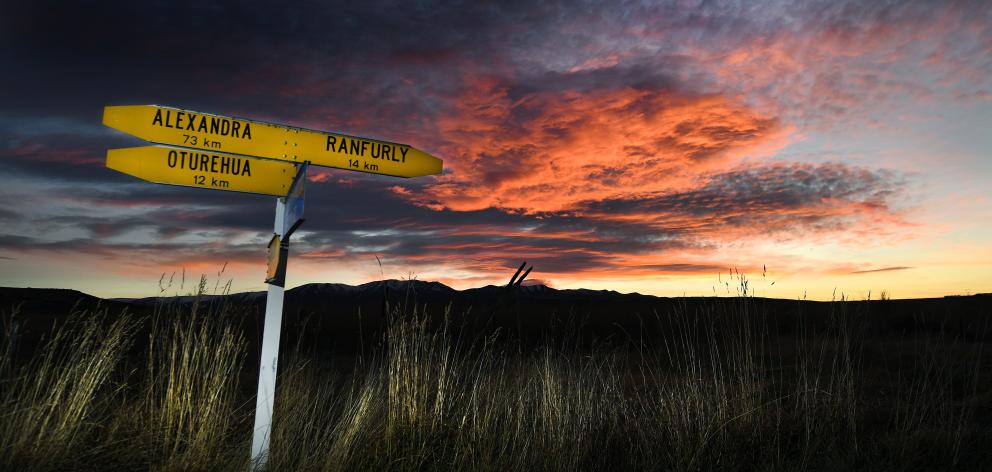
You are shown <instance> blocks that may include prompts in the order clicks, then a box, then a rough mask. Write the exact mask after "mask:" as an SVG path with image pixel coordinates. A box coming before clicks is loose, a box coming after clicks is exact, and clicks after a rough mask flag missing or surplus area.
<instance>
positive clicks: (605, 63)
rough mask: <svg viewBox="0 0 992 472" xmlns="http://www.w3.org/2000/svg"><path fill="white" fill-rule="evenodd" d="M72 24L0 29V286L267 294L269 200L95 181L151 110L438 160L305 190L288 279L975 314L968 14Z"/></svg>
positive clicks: (17, 20) (232, 11) (521, 14)
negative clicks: (744, 287) (741, 282)
mask: <svg viewBox="0 0 992 472" xmlns="http://www.w3.org/2000/svg"><path fill="white" fill-rule="evenodd" d="M7 3H11V2H7ZM82 3H84V2H51V3H49V2H44V1H36V2H18V4H17V5H16V6H14V5H4V6H3V7H2V12H0V23H2V26H0V36H2V39H3V40H2V42H0V58H2V62H0V63H2V64H3V65H4V71H5V72H4V74H3V75H2V78H0V195H2V197H3V198H2V199H0V285H3V286H19V287H23V286H31V287H61V288H75V289H79V290H83V291H85V292H88V293H91V294H95V295H100V296H147V295H154V294H156V293H157V291H158V279H159V276H160V275H161V274H162V273H171V272H173V271H181V270H182V269H184V268H185V270H186V273H187V274H189V276H193V275H198V274H200V273H207V274H215V273H216V272H217V271H218V270H219V269H220V268H221V267H222V266H223V265H224V263H225V262H226V263H227V264H228V265H227V270H226V273H225V276H224V277H225V278H227V277H231V278H233V280H234V289H235V290H237V291H240V290H261V289H263V288H264V284H263V283H262V279H263V278H264V273H265V246H266V243H267V242H268V240H269V237H270V236H271V227H272V218H273V209H274V199H273V198H272V197H265V196H257V195H244V194H236V193H229V192H221V191H210V190H202V189H187V188H177V187H167V186H162V185H155V184H151V183H146V182H142V181H140V180H138V179H135V178H133V177H129V176H126V175H122V174H119V173H117V172H114V171H112V170H109V169H106V168H105V167H103V165H104V157H105V151H106V149H108V148H119V147H128V146H139V145H142V144H143V141H141V140H138V139H136V138H133V137H129V136H127V135H124V134H123V133H120V132H118V131H115V130H112V129H109V128H106V127H104V126H102V125H101V116H102V111H103V106H104V105H125V104H152V103H156V104H161V105H168V106H174V107H180V108H186V109H191V110H197V111H203V112H209V113H217V114H224V115H230V116H237V117H243V118H253V119H257V120H263V121H272V122H276V123H285V124H290V125H295V126H301V127H306V128H313V129H321V130H328V131H337V132H342V133H347V134H353V135H359V136H365V137H370V138H380V139H385V140H389V141H395V142H401V143H408V144H411V145H413V146H415V147H417V148H419V149H423V150H425V151H427V152H430V153H431V154H433V155H436V156H438V157H440V158H442V159H443V160H444V163H445V172H444V174H443V175H440V176H437V177H426V178H418V179H410V180H405V179H396V178H389V177H382V176H375V175H368V174H361V173H357V172H348V171H342V170H331V169H321V168H317V169H312V170H311V173H310V186H309V188H308V200H307V215H306V216H307V221H306V223H305V224H304V225H303V226H302V227H301V229H300V231H299V232H298V233H297V235H296V236H294V243H293V247H292V250H291V253H292V256H291V259H290V263H289V276H288V286H290V287H292V286H296V285H300V284H304V283H309V282H343V283H352V284H357V283H364V282H368V281H371V280H378V279H380V278H382V277H383V276H385V277H386V278H405V277H408V276H415V277H417V278H418V279H421V280H437V281H441V282H444V283H446V284H449V285H451V286H453V287H456V288H468V287H474V286H480V285H484V284H487V283H505V282H506V280H508V278H509V276H510V275H512V273H513V270H514V269H515V268H516V267H517V266H518V265H519V264H520V262H522V261H524V260H526V261H527V262H529V263H531V264H533V265H534V267H535V269H534V272H533V273H532V275H531V278H533V279H538V280H543V281H545V282H546V283H548V284H549V285H552V286H554V287H558V288H578V287H585V288H606V289H615V290H619V291H624V292H627V291H638V292H641V293H651V294H658V295H682V294H688V295H713V294H714V292H715V293H716V294H719V295H726V294H727V288H726V286H725V285H723V282H726V281H727V275H726V274H727V273H728V270H730V269H731V268H737V270H739V271H740V272H744V273H747V274H749V276H750V277H751V279H752V280H753V286H754V287H755V288H756V289H757V293H758V295H762V296H771V297H781V298H795V297H802V296H803V294H804V293H805V294H806V295H807V296H808V298H816V299H829V298H830V297H831V296H832V294H833V293H834V292H835V290H836V293H837V294H838V295H839V294H840V293H845V294H846V295H848V296H852V297H855V298H863V297H864V296H866V295H867V293H868V292H869V291H872V292H873V293H874V294H877V293H879V292H880V291H882V290H886V291H888V292H890V293H891V294H892V295H893V296H894V297H897V298H908V297H924V296H942V295H947V294H965V293H977V292H992V3H989V2H987V1H974V2H967V1H965V2H933V1H910V2H874V1H873V2H864V1H846V0H830V1H817V2H795V3H793V2H783V1H773V2H759V1H755V2H693V1H685V2H659V3H653V4H643V3H640V2H631V3H627V2H602V3H591V4H585V3H572V2H563V3H556V2H544V3H541V4H540V5H535V4H533V3H532V2H519V3H517V2H494V3H486V2H467V3H465V4H464V5H460V6H446V5H442V4H434V3H432V2H429V1H428V2H362V3H361V6H358V5H342V6H333V5H331V4H330V3H325V2H308V3H306V4H303V5H295V6H289V4H287V3H284V2H275V1H273V2H254V1H249V2H235V3H232V5H223V4H218V3H215V2H211V1H198V2H189V4H187V5H183V4H181V3H182V2H178V1H170V2H164V3H160V4H158V5H160V6H149V5H148V4H147V2H100V6H90V5H85V6H84V5H83V4H82ZM890 3H891V4H890ZM376 256H378V258H379V259H380V260H381V262H382V269H381V270H382V272H380V266H379V264H378V263H377V262H376ZM764 267H767V273H766V274H765V275H764V277H763V276H762V272H763V270H764ZM718 274H722V275H718ZM772 282H774V285H772ZM730 292H731V293H732V292H733V290H732V289H731V290H730Z"/></svg>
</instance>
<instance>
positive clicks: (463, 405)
mask: <svg viewBox="0 0 992 472" xmlns="http://www.w3.org/2000/svg"><path fill="white" fill-rule="evenodd" d="M742 286H744V285H742ZM204 287H205V285H204V282H203V281H202V280H201V283H200V286H199V288H198V289H197V293H200V294H202V293H203V292H204ZM745 287H746V286H745ZM745 290H746V288H745ZM742 295H744V296H742V297H741V298H739V299H737V300H735V301H726V300H725V301H721V302H719V303H717V302H716V301H714V303H713V304H712V306H709V307H707V308H705V309H701V310H693V311H690V310H688V309H687V308H685V307H681V308H678V309H675V310H674V311H673V312H670V313H655V314H654V315H653V316H651V317H647V318H645V320H644V322H645V323H646V324H651V323H653V324H655V325H657V326H656V327H657V329H655V330H651V331H650V332H652V333H661V334H659V335H656V336H652V337H649V338H645V337H643V336H640V335H631V336H630V339H628V340H626V341H624V342H616V341H614V342H602V343H596V342H593V343H584V342H579V341H580V340H578V339H575V338H574V336H577V335H572V337H570V336H565V337H560V336H559V337H555V336H548V337H547V339H546V341H545V342H542V343H538V344H537V345H536V347H535V346H532V345H526V346H525V345H523V344H518V343H515V342H514V340H512V339H505V336H503V335H502V333H501V332H500V331H499V330H494V331H492V332H486V333H483V334H481V335H480V334H478V333H475V334H469V333H468V332H467V331H465V330H464V329H463V327H464V326H465V324H464V323H462V322H461V321H462V319H461V318H460V317H463V316H468V315H459V314H452V313H446V314H445V316H444V317H443V318H442V319H437V318H434V319H432V318H431V317H429V316H427V315H426V314H425V312H423V311H422V310H419V309H417V308H413V307H409V306H403V307H389V308H388V310H389V318H388V322H387V324H386V325H387V328H386V329H385V330H384V332H382V333H381V342H379V343H378V344H377V345H374V346H370V347H368V348H366V349H364V351H363V352H361V353H360V355H359V357H358V358H357V360H356V359H353V358H348V360H347V361H342V360H341V359H338V358H335V359H321V358H318V357H314V356H313V355H308V354H306V353H305V351H304V350H303V349H301V348H300V347H299V343H294V342H293V341H294V340H287V339H283V345H284V346H291V347H290V348H288V350H287V351H286V352H284V353H283V356H282V357H281V363H282V366H281V367H280V377H279V385H278V393H277V400H276V412H275V420H276V423H275V425H274V431H273V440H272V451H271V455H270V458H269V462H268V469H269V470H274V471H282V470H287V471H289V470H293V471H295V470H331V471H337V470H341V471H345V470H348V471H353V470H397V471H402V470H410V471H413V470H417V471H420V470H481V471H515V470H538V471H575V470H673V471H702V470H840V469H843V470H942V469H951V468H953V469H957V470H964V469H972V470H981V469H982V467H983V466H985V465H986V461H987V460H988V459H990V457H989V452H988V451H987V448H986V447H984V446H983V444H987V441H989V440H990V439H992V435H990V432H989V425H988V423H987V421H988V418H987V417H982V416H981V412H983V411H984V412H987V410H988V407H989V405H988V401H989V400H988V399H989V392H992V385H990V379H989V375H987V374H985V373H984V372H983V370H982V369H983V368H982V365H983V364H982V363H981V360H982V355H983V352H982V345H981V343H980V342H978V343H976V342H973V341H964V340H961V339H957V338H949V337H947V336H943V335H939V334H938V335H935V336H929V337H923V338H913V339H898V342H899V343H901V344H900V345H902V346H904V349H903V350H902V351H901V352H900V353H899V355H898V356H897V357H898V358H899V359H900V360H901V362H900V363H890V362H889V361H884V362H883V361H880V360H879V359H878V358H876V357H873V356H869V355H866V348H869V347H870V348H872V352H877V351H878V349H876V348H877V347H878V346H873V345H871V344H870V343H871V342H872V340H871V339H869V338H867V337H866V334H865V333H866V331H865V329H864V323H863V321H864V320H865V319H866V317H867V316H870V313H866V312H855V311H854V310H851V309H850V306H851V305H849V304H847V303H845V301H843V300H842V301H840V302H838V303H837V304H836V308H835V310H834V312H833V314H832V316H831V318H830V323H828V325H827V326H826V327H825V328H824V327H817V328H816V329H814V328H812V327H809V326H805V325H804V324H803V322H802V320H801V319H800V322H799V328H798V329H797V330H792V331H790V332H789V334H782V333H779V332H778V331H777V328H776V327H775V326H769V324H768V322H767V316H766V313H764V312H763V311H762V309H761V307H760V306H758V305H757V304H756V303H754V302H753V300H751V299H750V298H749V297H748V296H747V293H746V292H745V293H743V294H742ZM4 316H5V324H4V326H5V329H4V332H3V337H2V340H0V341H2V343H3V344H0V349H2V351H0V352H2V353H3V357H2V358H0V469H2V470H242V471H243V470H247V468H248V466H249V458H248V453H249V452H248V451H249V444H250V429H251V424H252V414H253V412H252V406H253V405H254V399H253V398H252V396H251V395H252V394H253V393H254V392H253V390H252V389H251V388H246V386H253V385H254V382H253V381H254V378H255V372H253V371H251V369H246V368H244V367H245V365H246V364H245V359H246V356H250V355H252V354H249V353H247V350H248V348H247V346H248V344H247V341H246V339H245V335H244V331H243V329H242V326H241V325H242V322H243V321H242V317H241V316H240V312H239V311H238V309H237V307H234V306H230V305H226V304H223V303H220V304H215V305H211V304H207V303H200V302H199V301H198V300H197V301H195V302H194V303H192V304H181V305H180V304H176V305H172V306H163V307H160V309H158V310H156V312H155V313H154V314H153V315H151V316H150V317H149V318H139V317H134V316H130V315H126V314H125V315H120V316H119V315H117V314H114V316H108V314H107V313H105V312H99V313H74V314H72V315H71V316H69V317H68V318H67V320H66V321H65V322H63V323H60V324H59V325H58V326H56V327H55V328H53V331H52V335H51V336H50V338H49V339H48V341H46V342H45V343H44V344H43V345H42V346H40V347H39V349H38V350H37V352H35V353H34V354H33V355H32V356H29V357H26V358H15V356H14V355H13V352H14V351H15V350H14V349H13V348H12V344H13V343H14V342H16V330H15V329H12V328H11V327H12V326H14V323H15V321H13V320H16V319H17V317H18V316H19V315H18V313H17V312H16V310H15V311H13V312H7V313H5V315H4ZM590 345H591V346H593V347H591V348H590V347H588V346H590ZM292 346H297V347H295V348H293V347H292ZM905 346H908V348H906V347H905Z"/></svg>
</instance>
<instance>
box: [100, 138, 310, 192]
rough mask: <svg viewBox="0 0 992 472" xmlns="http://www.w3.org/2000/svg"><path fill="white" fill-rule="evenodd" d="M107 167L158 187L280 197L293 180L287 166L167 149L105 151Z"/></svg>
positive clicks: (292, 171)
mask: <svg viewBox="0 0 992 472" xmlns="http://www.w3.org/2000/svg"><path fill="white" fill-rule="evenodd" d="M107 167H109V168H111V169H114V170H116V171H118V172H123V173H125V174H128V175H133V176H135V177H137V178H139V179H143V180H147V181H149V182H155V183H160V184H171V185H181V186H184V187H200V188H212V189H217V190H228V191H233V192H250V193H261V194H265V195H274V196H277V197H284V196H286V194H287V193H289V189H290V187H291V186H292V185H293V178H294V177H296V166H295V165H294V164H291V163H289V162H281V161H272V160H268V159H255V158H251V157H245V156H232V155H230V154H220V153H215V152H208V151H198V150H193V149H180V148H173V147H167V146H142V147H134V148H124V149H108V150H107Z"/></svg>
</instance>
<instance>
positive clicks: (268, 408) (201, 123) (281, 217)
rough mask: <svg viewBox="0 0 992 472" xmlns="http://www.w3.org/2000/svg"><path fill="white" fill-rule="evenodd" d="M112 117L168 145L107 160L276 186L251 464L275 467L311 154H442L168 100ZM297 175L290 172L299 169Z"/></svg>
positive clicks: (392, 170)
mask: <svg viewBox="0 0 992 472" xmlns="http://www.w3.org/2000/svg"><path fill="white" fill-rule="evenodd" d="M103 124H104V125H107V126H109V127H111V128H114V129H117V130H119V131H123V132H125V133H128V134H131V135H134V136H137V137H139V138H142V139H145V140H148V141H151V142H153V143H157V144H164V145H169V146H172V147H163V146H145V147H141V148H128V149H110V150H108V151H107V167H108V168H111V169H114V170H117V171H119V172H123V173H125V174H129V175H133V176H135V177H138V178H141V179H144V180H147V181H150V182H155V183H162V184H170V185H181V186H186V187H200V188H212V189H216V190H226V191H238V192H249V193H261V194H267V195H275V196H277V197H278V198H277V199H276V217H275V224H274V227H273V233H274V235H273V236H272V239H271V241H270V242H269V258H268V260H269V263H268V270H267V274H266V279H265V282H266V283H267V284H268V295H267V296H266V299H265V324H264V326H263V331H262V349H261V357H260V358H259V369H258V393H257V396H256V400H255V427H254V429H253V431H252V443H251V464H252V465H251V467H252V469H255V470H257V469H261V468H264V467H265V464H266V461H267V460H268V456H269V443H270V442H271V439H272V411H273V407H274V405H275V394H276V370H277V368H278V367H279V335H280V333H281V331H282V312H283V295H284V290H285V285H286V262H287V259H288V255H289V238H290V236H292V234H293V232H294V231H296V229H297V228H298V227H299V226H300V224H301V223H303V206H304V197H305V186H306V180H307V169H308V168H309V166H310V164H313V165H319V166H325V167H333V168H338V169H346V170H352V171H358V172H365V173H371V174H381V175H389V176H394V177H419V176H425V175H435V174H440V173H441V169H442V164H443V163H442V162H441V160H440V159H438V158H436V157H434V156H431V155H430V154H427V153H425V152H423V151H420V150H418V149H414V148H413V147H410V146H408V145H405V144H397V143H391V142H387V141H378V140H374V139H367V138H360V137H355V136H348V135H343V134H337V133H328V132H323V131H314V130H308V129H303V128H294V127H290V126H283V125H278V124H272V123H263V122H259V121H252V120H244V119H239V118H231V117H226V116H220V115H212V114H208V113H200V112H194V111H189V110H181V109H178V108H170V107H163V106H158V105H129V106H108V107H105V108H104V110H103ZM294 168H295V170H296V175H295V178H292V180H290V176H291V175H292V171H293V170H294Z"/></svg>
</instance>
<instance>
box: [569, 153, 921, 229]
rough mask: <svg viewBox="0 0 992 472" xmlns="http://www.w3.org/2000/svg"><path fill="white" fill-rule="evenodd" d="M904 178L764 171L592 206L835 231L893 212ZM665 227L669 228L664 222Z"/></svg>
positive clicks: (829, 169)
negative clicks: (855, 218) (863, 215)
mask: <svg viewBox="0 0 992 472" xmlns="http://www.w3.org/2000/svg"><path fill="white" fill-rule="evenodd" d="M904 185H905V180H904V177H902V176H900V175H898V174H894V173H892V172H890V171H884V170H879V171H875V170H869V169H862V168H855V167H849V166H845V165H842V164H822V165H810V164H791V165H786V164H783V165H775V166H771V167H759V168H752V169H745V170H738V171H733V172H727V173H722V174H717V175H712V176H709V177H707V179H706V183H705V184H704V185H703V186H701V187H700V188H698V189H694V190H689V191H685V192H675V193H668V194H662V195H655V196H645V197H640V198H630V199H622V200H606V201H600V202H589V203H588V204H587V206H586V210H587V211H589V212H592V213H596V214H608V213H615V214H644V215H649V216H653V217H662V219H663V217H664V216H666V215H671V216H674V217H676V218H674V219H675V220H676V221H681V220H682V219H683V218H684V217H695V218H704V219H703V220H702V221H704V222H705V223H703V224H704V225H705V226H708V227H710V228H711V229H717V228H719V227H722V226H726V227H748V226H753V227H755V228H762V229H770V230H782V229H792V230H795V229H796V228H794V227H792V225H802V226H810V227H816V226H823V227H829V226H834V225H839V224H841V223H844V222H845V219H846V218H849V217H850V216H852V213H854V214H856V212H855V210H860V211H863V212H869V213H871V212H879V213H888V212H889V210H890V209H891V208H892V207H893V206H894V205H898V204H899V203H900V202H901V201H900V197H901V193H902V189H903V187H904ZM662 224H663V223H662Z"/></svg>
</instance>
